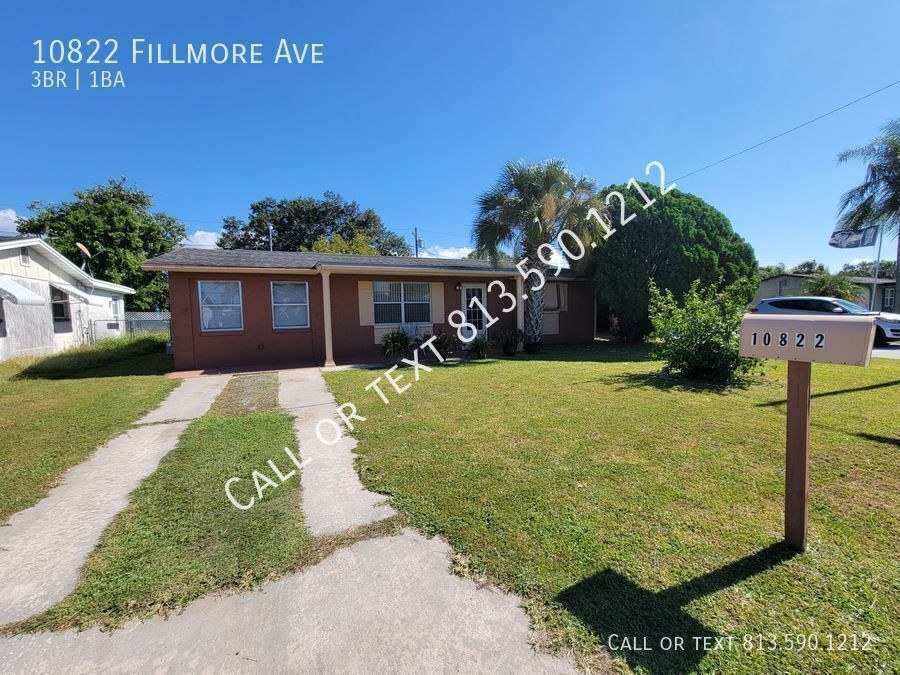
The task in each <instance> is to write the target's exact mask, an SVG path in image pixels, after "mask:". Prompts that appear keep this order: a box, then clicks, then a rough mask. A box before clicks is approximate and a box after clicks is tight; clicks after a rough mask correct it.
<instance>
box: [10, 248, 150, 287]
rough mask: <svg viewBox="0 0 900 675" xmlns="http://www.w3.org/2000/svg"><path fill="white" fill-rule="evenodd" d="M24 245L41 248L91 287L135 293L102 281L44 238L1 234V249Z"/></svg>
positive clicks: (51, 259) (118, 285) (64, 268)
mask: <svg viewBox="0 0 900 675" xmlns="http://www.w3.org/2000/svg"><path fill="white" fill-rule="evenodd" d="M24 246H28V247H31V248H36V249H38V250H40V251H41V253H43V254H44V256H45V257H46V258H47V259H48V260H50V261H51V262H53V263H55V264H56V265H57V266H58V267H60V268H62V269H63V270H65V272H66V274H68V275H70V276H72V277H74V278H76V279H77V280H78V281H80V282H81V283H83V284H85V285H86V286H89V287H90V288H96V289H99V290H101V291H110V292H112V293H122V294H130V293H134V289H133V288H129V287H128V286H122V285H121V284H114V283H112V282H111V281H102V280H100V279H95V278H94V277H92V276H91V275H90V274H88V273H87V272H85V271H84V270H83V269H81V268H79V267H78V266H77V265H76V264H75V263H73V262H72V261H71V260H69V259H68V258H67V257H66V256H64V255H63V254H62V253H60V252H59V251H57V250H56V249H55V248H53V247H52V246H50V244H48V243H47V242H46V241H44V240H43V239H38V238H37V237H23V236H5V235H4V236H0V251H5V250H8V249H11V248H22V247H24Z"/></svg>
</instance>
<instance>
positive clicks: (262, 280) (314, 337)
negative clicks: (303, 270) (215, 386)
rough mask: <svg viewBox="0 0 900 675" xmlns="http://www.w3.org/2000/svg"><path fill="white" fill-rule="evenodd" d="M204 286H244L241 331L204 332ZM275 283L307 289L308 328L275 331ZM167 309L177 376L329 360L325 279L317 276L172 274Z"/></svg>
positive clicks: (242, 287)
mask: <svg viewBox="0 0 900 675" xmlns="http://www.w3.org/2000/svg"><path fill="white" fill-rule="evenodd" d="M200 280H208V281H240V282H241V300H242V305H243V323H244V327H243V330H236V331H227V332H212V333H207V332H203V331H202V330H201V328H200V296H199V290H198V285H197V282H198V281H200ZM272 281H305V282H307V283H308V284H309V319H310V321H309V323H310V326H309V328H287V329H276V328H273V326H272V297H271V282H272ZM169 304H170V309H171V312H172V348H173V351H174V354H175V368H176V369H177V370H193V369H205V368H229V367H233V366H260V365H303V364H307V365H308V364H317V363H322V362H323V361H324V360H325V337H324V322H323V309H322V278H321V277H320V276H318V275H304V274H298V275H291V274H232V273H196V274H195V273H188V272H170V273H169Z"/></svg>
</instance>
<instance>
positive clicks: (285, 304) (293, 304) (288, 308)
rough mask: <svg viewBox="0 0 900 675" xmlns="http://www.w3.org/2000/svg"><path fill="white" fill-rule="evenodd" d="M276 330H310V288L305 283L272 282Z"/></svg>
mask: <svg viewBox="0 0 900 675" xmlns="http://www.w3.org/2000/svg"><path fill="white" fill-rule="evenodd" d="M272 321H273V325H274V326H275V328H309V287H308V286H307V284H306V282H305V281H273V282H272Z"/></svg>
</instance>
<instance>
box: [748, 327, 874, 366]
mask: <svg viewBox="0 0 900 675" xmlns="http://www.w3.org/2000/svg"><path fill="white" fill-rule="evenodd" d="M874 339H875V317H874V316H847V315H842V316H828V315H827V314H826V315H822V316H813V315H802V314H746V315H744V319H743V321H741V352H740V353H741V356H758V357H761V358H764V359H782V360H784V361H806V362H814V361H815V362H819V363H843V364H846V365H850V366H867V365H869V359H870V358H871V356H872V342H873V341H874Z"/></svg>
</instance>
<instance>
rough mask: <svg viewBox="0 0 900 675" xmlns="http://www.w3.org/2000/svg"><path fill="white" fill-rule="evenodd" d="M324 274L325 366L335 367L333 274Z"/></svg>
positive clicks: (325, 271) (324, 272) (323, 272)
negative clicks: (332, 313) (332, 299)
mask: <svg viewBox="0 0 900 675" xmlns="http://www.w3.org/2000/svg"><path fill="white" fill-rule="evenodd" d="M321 272H322V310H323V312H322V314H323V317H324V321H325V365H326V366H333V365H334V348H333V347H332V343H331V272H329V271H327V270H321Z"/></svg>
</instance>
